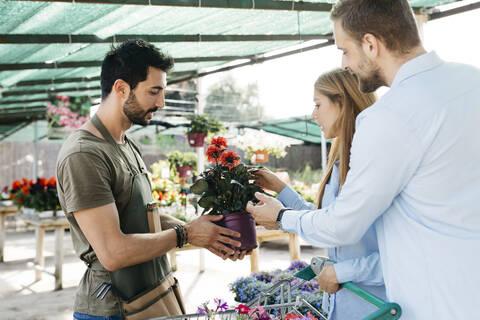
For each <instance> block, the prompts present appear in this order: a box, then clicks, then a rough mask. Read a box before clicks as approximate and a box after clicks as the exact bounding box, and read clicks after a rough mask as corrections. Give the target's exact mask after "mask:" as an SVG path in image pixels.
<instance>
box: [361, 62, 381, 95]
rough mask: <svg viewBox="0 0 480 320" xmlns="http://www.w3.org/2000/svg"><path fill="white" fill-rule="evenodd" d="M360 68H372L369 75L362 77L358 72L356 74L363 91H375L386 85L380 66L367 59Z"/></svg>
mask: <svg viewBox="0 0 480 320" xmlns="http://www.w3.org/2000/svg"><path fill="white" fill-rule="evenodd" d="M360 69H363V70H368V69H370V72H369V73H368V76H367V77H362V76H360V75H359V74H358V73H357V74H356V76H357V79H358V86H359V88H360V91H362V92H363V93H371V92H375V90H377V89H378V88H380V87H381V86H384V85H385V81H384V79H383V77H382V74H381V73H380V68H379V67H378V66H376V65H374V64H373V63H369V62H367V61H365V63H364V64H363V66H360Z"/></svg>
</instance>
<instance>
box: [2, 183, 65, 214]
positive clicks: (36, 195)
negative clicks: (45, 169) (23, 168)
mask: <svg viewBox="0 0 480 320" xmlns="http://www.w3.org/2000/svg"><path fill="white" fill-rule="evenodd" d="M9 193H10V199H12V200H13V203H14V204H16V205H17V207H18V208H20V207H22V206H23V207H25V208H32V209H35V210H36V211H37V212H41V211H48V210H59V209H60V202H59V200H58V194H57V181H56V180H55V177H51V178H50V179H45V178H38V179H37V180H35V181H34V180H27V179H25V178H22V180H15V181H14V182H13V183H12V187H11V188H10V190H9Z"/></svg>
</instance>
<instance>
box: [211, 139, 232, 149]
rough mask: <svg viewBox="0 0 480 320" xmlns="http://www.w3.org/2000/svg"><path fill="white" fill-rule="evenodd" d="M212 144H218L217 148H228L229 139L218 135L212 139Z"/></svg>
mask: <svg viewBox="0 0 480 320" xmlns="http://www.w3.org/2000/svg"><path fill="white" fill-rule="evenodd" d="M210 145H211V146H216V147H217V148H220V149H221V148H228V146H227V139H225V138H224V137H216V138H213V139H212V141H210Z"/></svg>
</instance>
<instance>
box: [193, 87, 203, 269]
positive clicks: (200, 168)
mask: <svg viewBox="0 0 480 320" xmlns="http://www.w3.org/2000/svg"><path fill="white" fill-rule="evenodd" d="M202 89H203V88H202V78H198V79H197V99H198V102H197V105H196V107H195V109H196V110H195V112H196V114H202V113H203V110H204V109H205V95H204V93H203V90H202ZM195 149H196V150H195V151H196V153H197V172H198V173H199V174H200V172H203V170H205V155H204V153H205V152H204V151H205V149H204V147H197V148H195ZM199 254H200V272H204V271H205V250H203V249H200V253H199Z"/></svg>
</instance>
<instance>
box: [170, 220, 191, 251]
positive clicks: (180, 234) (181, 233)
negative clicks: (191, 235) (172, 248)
mask: <svg viewBox="0 0 480 320" xmlns="http://www.w3.org/2000/svg"><path fill="white" fill-rule="evenodd" d="M173 229H174V230H175V232H176V233H177V247H178V248H182V247H183V246H184V245H186V244H187V243H188V233H187V229H186V228H185V227H184V226H182V225H179V224H178V225H176V226H174V227H173Z"/></svg>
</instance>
